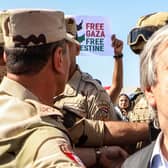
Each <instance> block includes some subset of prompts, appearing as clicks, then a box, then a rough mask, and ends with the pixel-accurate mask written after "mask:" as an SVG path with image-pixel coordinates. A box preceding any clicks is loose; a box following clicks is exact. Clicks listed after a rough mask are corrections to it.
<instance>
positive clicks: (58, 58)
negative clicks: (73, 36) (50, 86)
mask: <svg viewBox="0 0 168 168" xmlns="http://www.w3.org/2000/svg"><path fill="white" fill-rule="evenodd" d="M62 56H63V50H62V48H61V47H58V48H57V49H56V50H55V52H54V55H53V58H52V59H53V68H54V70H55V71H56V72H58V73H63V57H62Z"/></svg>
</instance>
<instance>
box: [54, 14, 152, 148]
mask: <svg viewBox="0 0 168 168" xmlns="http://www.w3.org/2000/svg"><path fill="white" fill-rule="evenodd" d="M66 24H67V31H68V32H69V33H71V34H72V35H73V39H76V38H77V37H76V33H77V32H76V24H75V20H74V19H73V18H71V17H70V18H67V19H66ZM69 48H70V53H71V57H70V59H71V61H72V65H71V70H70V77H69V81H68V84H66V88H65V90H64V92H63V93H62V94H60V95H59V96H55V104H54V105H55V107H57V108H59V109H62V110H63V111H62V112H63V114H64V125H65V126H66V127H67V128H68V130H69V133H70V136H71V138H72V141H73V143H74V144H75V145H76V146H80V147H81V146H82V147H83V146H87V147H101V146H103V145H108V146H109V145H121V146H122V145H128V144H135V143H136V142H137V141H139V140H143V141H146V140H148V137H149V136H148V135H149V134H148V131H149V127H148V124H146V123H145V124H140V123H131V122H130V123H125V122H122V121H121V122H119V121H102V120H109V119H110V117H108V116H109V114H110V113H109V114H108V112H109V111H110V109H111V105H110V103H109V101H110V99H109V97H108V95H107V93H106V92H105V91H104V90H103V89H102V88H101V87H100V85H99V84H98V83H97V81H95V80H93V79H92V78H91V76H90V75H88V74H86V73H82V72H81V71H80V69H79V67H78V66H77V65H76V56H77V55H78V54H79V51H80V46H79V42H78V41H75V42H73V43H69ZM77 53H78V54H77ZM91 88H92V89H91ZM89 111H90V112H89ZM86 118H87V119H86ZM88 118H91V119H92V120H89V119H88ZM96 119H99V120H96ZM135 135H136V136H135ZM121 139H122V141H121Z"/></svg>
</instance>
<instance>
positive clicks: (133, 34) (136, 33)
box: [127, 26, 158, 45]
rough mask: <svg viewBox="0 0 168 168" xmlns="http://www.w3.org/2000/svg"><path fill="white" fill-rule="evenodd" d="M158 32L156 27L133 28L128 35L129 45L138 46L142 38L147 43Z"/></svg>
mask: <svg viewBox="0 0 168 168" xmlns="http://www.w3.org/2000/svg"><path fill="white" fill-rule="evenodd" d="M156 30H158V27H156V26H146V27H139V28H133V29H132V30H131V31H130V33H129V35H128V41H127V42H128V45H134V44H136V43H137V42H138V40H139V38H140V37H141V38H142V39H143V40H144V41H145V42H146V41H147V40H148V39H149V38H150V37H151V35H152V34H153V33H154V32H155V31H156Z"/></svg>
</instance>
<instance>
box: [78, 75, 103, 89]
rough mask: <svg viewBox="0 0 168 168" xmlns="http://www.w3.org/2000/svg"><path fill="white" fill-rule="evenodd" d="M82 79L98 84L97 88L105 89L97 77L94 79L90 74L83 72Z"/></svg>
mask: <svg viewBox="0 0 168 168" xmlns="http://www.w3.org/2000/svg"><path fill="white" fill-rule="evenodd" d="M81 79H82V80H83V81H85V82H87V83H90V84H92V85H94V86H96V88H97V89H102V90H103V87H100V86H101V85H100V83H99V82H98V81H97V80H96V79H93V77H92V76H91V75H90V74H88V73H84V72H82V78H81Z"/></svg>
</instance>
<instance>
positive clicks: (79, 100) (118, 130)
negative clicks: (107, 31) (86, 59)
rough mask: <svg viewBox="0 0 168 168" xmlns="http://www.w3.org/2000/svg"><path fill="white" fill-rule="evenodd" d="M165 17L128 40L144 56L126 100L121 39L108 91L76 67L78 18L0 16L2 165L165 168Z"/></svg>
mask: <svg viewBox="0 0 168 168" xmlns="http://www.w3.org/2000/svg"><path fill="white" fill-rule="evenodd" d="M166 15H168V14H167V13H162V12H161V13H159V14H158V13H157V14H151V15H148V16H146V17H143V18H140V20H141V21H140V22H139V23H138V24H140V25H139V26H138V27H136V28H134V29H133V30H131V32H130V34H129V40H128V44H129V45H130V47H131V48H132V50H133V51H134V52H136V53H138V54H140V56H139V57H140V71H141V89H137V90H136V91H135V93H134V94H132V95H127V94H126V93H122V92H121V90H122V88H123V60H122V59H123V53H122V52H123V41H122V40H120V39H118V38H117V37H116V35H112V36H111V46H112V47H113V48H114V53H112V54H113V55H114V70H113V74H112V84H111V87H110V88H109V89H108V90H105V89H104V88H103V86H102V85H101V84H100V83H99V82H98V81H97V80H96V79H94V78H93V77H92V76H91V75H90V74H88V73H86V72H83V71H82V70H81V69H80V67H79V65H78V64H77V61H76V57H77V56H78V55H79V54H80V43H79V42H78V41H77V27H76V22H75V19H74V18H73V17H69V16H66V15H65V14H64V12H62V11H57V10H44V9H39V10H35V9H32V10H31V9H17V10H14V9H13V10H6V11H2V12H1V13H0V23H1V25H0V65H1V68H2V70H3V71H2V72H3V73H2V75H1V76H2V81H1V83H0V129H1V132H0V167H3V168H5V167H6V168H7V167H13V168H14V167H16V168H23V167H26V168H33V167H34V168H35V167H37V168H38V167H39V168H47V167H48V168H49V167H57V168H62V167H67V168H68V167H69V168H70V167H73V168H77V167H79V168H84V167H88V168H98V167H101V168H118V167H123V168H125V167H129V168H131V167H137V168H138V167H144V168H145V167H146V168H147V167H149V166H150V167H151V168H154V166H155V165H156V164H158V165H159V166H163V167H165V168H166V167H167V166H168V163H167V162H168V154H167V153H168V152H167V149H168V147H167V129H166V121H167V114H166V105H167V103H166V93H167V80H166V79H167V43H168V39H167V35H168V27H167V26H164V25H165V24H166V23H167V20H166V19H165V18H166V17H165V18H164V16H166ZM159 16H162V19H161V17H159ZM151 18H152V19H153V20H152V19H151ZM163 18H164V19H163ZM157 19H158V20H161V22H162V24H161V25H160V24H159V23H160V22H159V21H158V20H157ZM156 20H157V23H156ZM142 23H143V24H142ZM154 24H157V25H154ZM153 26H155V29H153ZM149 27H152V28H151V29H149ZM160 27H163V28H160ZM145 28H146V29H145ZM158 29H159V30H158ZM156 30H158V31H157V32H156V33H154V32H155V31H156ZM152 34H153V35H152ZM150 36H152V37H151V38H150ZM149 38H150V39H149ZM148 39H149V40H148ZM146 43H147V44H146ZM144 46H145V47H144ZM143 48H144V50H143ZM160 130H161V132H160ZM158 134H159V135H158ZM156 138H157V139H156ZM155 139H156V141H154V142H152V141H153V140H155ZM148 144H149V146H148ZM146 146H147V147H146ZM137 151H138V152H137ZM134 153H135V154H134ZM128 157H129V158H128ZM159 166H158V167H159Z"/></svg>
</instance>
